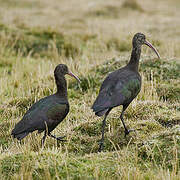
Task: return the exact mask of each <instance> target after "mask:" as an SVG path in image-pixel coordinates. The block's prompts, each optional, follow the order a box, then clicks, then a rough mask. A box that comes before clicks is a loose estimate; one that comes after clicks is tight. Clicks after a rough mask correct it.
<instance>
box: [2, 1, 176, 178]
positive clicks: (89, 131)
mask: <svg viewBox="0 0 180 180" xmlns="http://www.w3.org/2000/svg"><path fill="white" fill-rule="evenodd" d="M1 4H2V6H1V7H0V9H1V11H0V12H1V13H0V19H1V24H0V100H1V104H0V129H1V131H0V152H1V155H0V179H2V180H3V179H158V180H160V179H162V180H164V179H167V180H168V179H175V180H176V179H180V171H179V166H180V160H179V158H180V141H179V140H180V86H179V84H180V79H179V77H180V63H179V60H180V53H179V52H180V51H179V50H180V38H179V32H178V29H179V28H180V22H179V16H180V13H179V11H177V10H175V9H176V8H177V7H180V4H179V2H178V1H177V0H174V1H170V0H167V1H166V2H164V1H163V0H160V1H155V0H153V1H148V0H145V1H143V2H140V1H135V0H131V1H130V0H126V1H116V0H112V1H95V0H93V1H91V2H90V1H88V0H82V1H81V0H80V1H77V2H76V1H73V0H70V1H68V3H67V1H64V0H63V1H61V3H59V1H58V0H54V1H53V3H52V2H51V1H48V0H44V1H43V2H41V3H37V2H36V1H34V0H30V1H28V2H26V1H23V2H22V3H19V2H18V1H11V0H8V1H6V2H4V1H2V3H1ZM154 4H156V6H154ZM169 24H171V25H169ZM136 32H143V33H144V34H146V36H147V39H148V40H149V41H150V42H151V43H152V44H153V45H154V46H155V47H156V48H157V49H158V51H159V52H160V55H161V59H160V60H158V59H157V58H156V56H155V54H154V53H153V52H152V51H151V50H149V49H148V48H145V47H144V46H143V48H142V55H141V61H140V66H139V71H140V74H141V75H142V88H141V92H140V93H139V95H138V97H137V98H136V99H135V100H134V101H133V102H132V103H131V105H130V106H129V107H128V109H127V110H126V112H125V117H124V118H125V123H126V125H127V127H128V128H132V129H135V132H132V133H131V134H129V135H128V136H127V138H124V129H123V126H122V123H121V121H120V119H119V116H120V113H121V110H122V107H117V108H114V109H113V110H112V112H111V113H110V114H109V116H108V118H107V126H106V128H105V130H106V133H105V148H104V151H103V152H101V153H98V143H99V140H100V138H101V125H102V118H99V117H96V116H95V115H94V113H93V112H92V110H91V109H90V107H91V106H92V104H93V102H94V100H95V98H96V96H97V94H98V92H99V88H100V85H101V83H102V82H103V80H104V78H105V76H106V75H107V74H108V73H110V72H112V71H114V70H116V69H118V68H120V67H122V66H124V65H125V64H126V63H127V62H128V60H129V58H130V51H131V39H132V37H133V35H134V33H136ZM59 63H65V64H67V65H68V67H69V69H71V71H72V72H73V73H74V74H76V75H78V76H79V78H80V79H81V84H78V83H77V82H76V81H75V80H73V79H70V78H69V77H67V81H68V96H69V102H70V112H69V114H68V116H67V118H66V119H65V120H64V121H63V122H62V123H61V124H60V125H59V126H58V127H57V128H56V129H55V130H54V132H53V133H54V134H56V135H60V136H61V135H66V139H67V141H66V142H63V143H57V142H56V141H55V140H54V139H51V138H47V141H46V143H45V147H41V145H40V143H41V138H42V136H43V135H42V134H37V133H36V132H34V133H32V134H31V135H29V136H27V137H26V138H24V140H22V142H21V143H20V142H18V141H17V140H14V139H13V138H12V137H11V131H12V129H13V128H14V125H15V123H17V122H18V121H19V120H20V119H21V118H22V117H23V115H24V113H25V112H26V110H27V109H28V108H29V107H30V106H31V105H32V104H33V103H35V102H36V101H38V100H39V99H40V98H42V97H44V96H48V95H50V94H52V93H54V92H55V91H56V86H55V82H54V76H53V71H54V68H55V67H56V65H57V64H59Z"/></svg>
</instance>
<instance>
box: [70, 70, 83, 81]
mask: <svg viewBox="0 0 180 180" xmlns="http://www.w3.org/2000/svg"><path fill="white" fill-rule="evenodd" d="M68 75H70V76H71V77H73V78H75V79H76V80H77V81H78V82H79V83H80V82H81V81H80V79H79V78H78V77H77V76H76V75H74V74H73V73H72V72H69V73H68Z"/></svg>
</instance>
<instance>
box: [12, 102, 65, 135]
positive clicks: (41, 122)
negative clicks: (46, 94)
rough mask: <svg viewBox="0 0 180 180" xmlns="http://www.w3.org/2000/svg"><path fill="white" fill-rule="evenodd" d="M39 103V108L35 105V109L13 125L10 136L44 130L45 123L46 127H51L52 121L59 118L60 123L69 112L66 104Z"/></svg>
mask: <svg viewBox="0 0 180 180" xmlns="http://www.w3.org/2000/svg"><path fill="white" fill-rule="evenodd" d="M41 103H42V104H41V106H39V105H37V106H36V108H34V109H32V110H31V111H29V112H28V113H26V114H25V115H24V117H23V118H22V120H21V121H19V122H18V123H17V124H16V125H15V128H14V129H13V131H12V134H19V133H22V132H26V131H27V132H33V131H35V130H39V131H41V130H45V129H46V123H47V126H51V125H52V123H53V121H52V120H55V121H56V120H58V118H59V120H60V121H62V120H63V119H64V117H65V116H66V115H67V113H68V111H69V106H68V104H64V103H63V104H60V103H56V102H52V101H48V102H43V101H41ZM45 104H46V105H45ZM45 122H46V123H45Z"/></svg>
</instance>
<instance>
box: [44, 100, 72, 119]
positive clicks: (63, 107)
mask: <svg viewBox="0 0 180 180" xmlns="http://www.w3.org/2000/svg"><path fill="white" fill-rule="evenodd" d="M68 112H69V105H68V104H60V103H55V104H54V105H53V106H51V107H50V108H49V109H48V111H47V113H46V114H47V117H48V119H52V120H58V121H59V120H61V119H62V120H63V119H64V118H65V117H66V115H67V113H68Z"/></svg>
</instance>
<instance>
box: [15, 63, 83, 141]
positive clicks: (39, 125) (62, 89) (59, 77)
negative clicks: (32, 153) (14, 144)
mask: <svg viewBox="0 0 180 180" xmlns="http://www.w3.org/2000/svg"><path fill="white" fill-rule="evenodd" d="M66 74H67V75H70V76H72V77H74V78H75V79H76V80H78V81H79V82H80V80H79V78H78V77H77V76H75V75H74V74H73V73H72V72H70V71H69V69H68V67H67V66H66V65H64V64H59V65H57V66H56V68H55V70H54V77H55V82H56V86H57V92H56V93H55V94H53V95H50V96H47V97H45V98H42V99H40V100H39V101H38V102H36V103H35V104H33V105H32V106H31V108H30V109H29V110H28V111H27V112H26V113H25V115H24V117H23V118H22V120H21V121H19V122H18V123H17V124H16V125H15V128H14V129H13V130H12V136H13V137H14V138H17V139H18V140H21V139H23V138H24V137H26V136H27V135H28V134H29V133H31V132H33V131H36V130H37V131H38V133H41V132H43V131H44V136H43V138H42V144H44V141H45V139H46V136H47V135H48V136H50V137H52V138H55V139H57V140H60V141H62V140H63V137H56V136H54V135H52V134H51V132H52V131H53V130H54V129H55V128H56V126H57V125H58V124H59V123H60V122H61V121H63V119H64V118H65V117H66V116H67V114H68V112H69V103H68V96H67V83H66V79H65V75H66Z"/></svg>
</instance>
